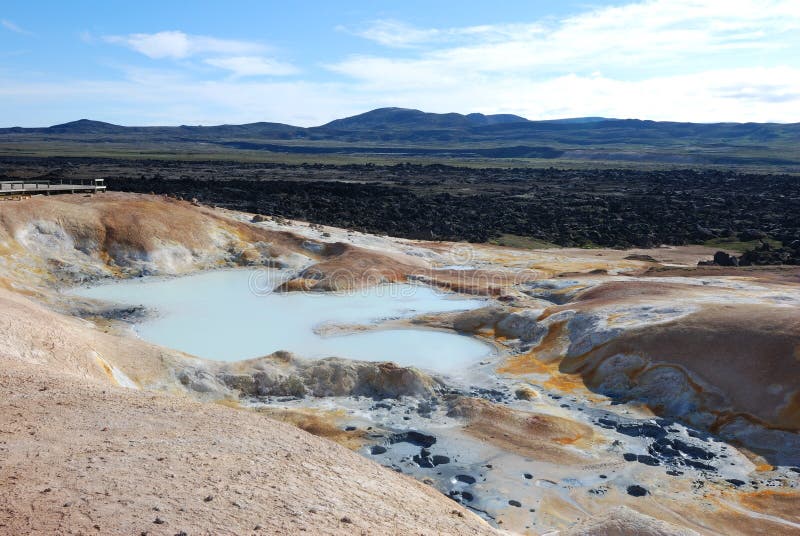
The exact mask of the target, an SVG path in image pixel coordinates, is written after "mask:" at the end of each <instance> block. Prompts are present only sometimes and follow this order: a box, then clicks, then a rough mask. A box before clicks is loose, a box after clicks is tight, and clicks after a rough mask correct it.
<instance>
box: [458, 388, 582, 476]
mask: <svg viewBox="0 0 800 536" xmlns="http://www.w3.org/2000/svg"><path fill="white" fill-rule="evenodd" d="M447 415H448V416H449V417H458V418H462V419H464V420H465V421H466V426H465V430H466V431H467V432H468V433H470V434H471V435H473V436H474V437H477V438H479V439H482V440H484V441H486V442H488V443H491V444H494V445H497V446H499V447H502V448H503V449H505V450H508V451H511V452H517V453H519V454H521V455H523V456H530V457H534V458H536V459H538V460H544V461H550V462H553V463H561V464H580V463H586V461H587V460H588V459H590V458H589V457H588V456H586V455H584V454H583V453H582V452H581V450H580V449H581V448H585V447H587V446H589V445H590V444H591V442H592V441H593V440H594V433H593V432H592V429H591V427H589V426H587V425H585V424H582V423H579V422H576V421H572V420H569V419H565V418H562V417H556V416H553V415H546V414H543V413H533V412H526V411H518V410H513V409H510V408H508V407H506V406H502V405H499V404H493V403H491V402H489V401H488V400H484V399H478V398H465V397H458V398H456V399H454V400H452V401H451V402H450V410H449V411H448V413H447ZM587 450H588V449H587Z"/></svg>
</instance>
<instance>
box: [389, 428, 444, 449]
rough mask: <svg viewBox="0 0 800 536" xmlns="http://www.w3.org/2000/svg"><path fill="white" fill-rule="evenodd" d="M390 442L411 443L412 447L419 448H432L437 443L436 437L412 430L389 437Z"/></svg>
mask: <svg viewBox="0 0 800 536" xmlns="http://www.w3.org/2000/svg"><path fill="white" fill-rule="evenodd" d="M389 441H390V442H391V443H411V444H412V445H416V446H418V447H425V448H430V447H432V446H433V445H434V444H435V443H436V437H435V436H432V435H429V434H423V433H422V432H417V431H415V430H411V431H408V432H401V433H398V434H393V435H391V436H390V437H389Z"/></svg>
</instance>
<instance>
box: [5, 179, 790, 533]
mask: <svg viewBox="0 0 800 536" xmlns="http://www.w3.org/2000/svg"><path fill="white" fill-rule="evenodd" d="M201 200H202V198H201ZM787 202H788V201H787ZM0 203H2V204H1V205H0V286H2V289H0V302H2V307H0V326H2V327H1V328H0V361H2V367H0V369H2V373H0V386H1V387H0V388H2V390H3V396H2V397H0V401H1V402H0V404H2V405H3V407H2V408H0V452H2V454H3V458H4V460H6V462H4V463H3V465H2V467H0V482H1V484H0V503H2V504H3V507H2V508H0V532H3V533H8V534H17V533H53V532H56V533H75V534H78V533H93V532H97V533H125V534H129V533H148V534H179V533H187V534H195V533H230V534H248V533H267V534H268V533H275V534H279V533H280V534H283V533H301V532H310V533H342V534H352V533H366V534H408V533H420V534H484V533H485V534H491V533H498V531H509V532H510V533H521V534H545V533H552V531H561V533H562V534H654V535H655V534H662V535H666V534H796V533H798V532H800V517H798V515H797V511H798V508H797V506H798V504H800V439H798V438H800V435H798V434H799V433H800V411H798V408H800V405H799V404H800V392H798V385H797V381H796V380H797V378H798V377H800V360H798V356H800V272H798V269H797V268H794V267H788V266H785V267H726V266H719V265H709V266H698V263H699V262H704V261H706V262H707V261H711V260H713V257H714V253H715V251H716V250H715V249H713V248H706V247H701V246H688V247H687V246H681V247H659V248H651V249H631V250H612V249H576V248H573V249H570V248H555V249H552V248H551V249H526V250H523V249H514V248H508V247H501V246H495V245H489V244H476V245H471V246H468V245H466V244H463V243H460V244H459V243H456V244H454V243H447V242H428V241H421V240H413V239H402V238H390V237H385V236H376V235H372V234H365V233H361V232H358V231H353V230H347V229H341V228H335V227H323V226H320V225H317V224H313V225H309V224H307V223H303V222H298V221H290V220H286V219H285V218H284V217H272V215H271V214H269V213H265V212H261V213H260V214H253V213H246V212H237V211H233V210H227V209H224V208H216V209H215V208H210V207H208V206H204V205H202V204H201V203H200V202H194V203H192V202H188V201H180V200H176V199H171V198H165V197H161V196H150V195H140V194H122V193H108V194H101V195H97V196H95V197H82V196H76V195H70V196H61V197H52V198H44V197H35V198H31V199H27V200H22V201H2V202H0ZM790 223H791V222H790ZM776 225H777V224H776ZM780 225H788V224H786V223H781V224H780ZM717 264H719V263H717ZM244 266H269V267H276V268H281V269H284V270H287V271H288V272H290V273H291V274H292V276H291V277H290V278H289V279H288V281H287V282H286V283H284V284H283V285H282V287H281V288H279V289H277V290H278V291H283V292H295V291H307V290H313V291H315V292H327V291H331V290H346V289H353V288H358V287H360V286H364V285H374V284H382V283H387V282H400V281H415V282H418V283H420V284H427V285H432V286H435V287H438V288H444V289H448V290H455V291H459V292H466V293H470V294H478V295H482V296H486V297H487V299H488V300H489V303H488V305H487V306H486V307H484V308H481V309H477V310H473V311H469V312H456V313H442V314H427V315H421V316H416V317H412V318H405V319H388V320H386V321H384V322H382V323H378V324H370V325H364V326H338V327H337V328H336V329H341V330H347V329H360V330H369V329H380V328H382V327H385V326H388V325H395V326H398V325H408V326H412V325H413V326H419V327H424V328H430V329H440V330H449V331H454V332H458V333H462V334H467V335H471V336H474V337H478V338H480V339H482V340H484V341H487V342H489V343H491V344H492V345H494V346H495V347H496V348H498V352H497V353H496V355H493V356H492V357H490V358H487V359H485V360H483V361H481V362H480V363H476V364H475V365H473V366H470V367H467V368H465V369H464V370H462V371H459V372H458V373H454V374H451V375H435V374H432V373H430V372H428V371H422V370H416V369H407V368H402V367H398V366H396V365H393V364H390V363H372V362H356V361H349V360H344V359H338V358H331V359H325V360H308V359H305V358H303V356H296V355H292V354H288V353H285V352H278V353H275V354H272V355H268V356H264V357H261V358H258V359H253V360H248V361H242V362H232V363H221V362H213V361H207V360H203V359H199V358H196V357H194V356H190V355H187V354H185V353H183V352H180V351H178V350H174V349H169V348H164V347H159V346H156V345H153V344H151V343H148V342H146V341H144V340H141V339H139V338H136V337H135V336H133V335H132V333H131V330H130V328H129V326H130V324H129V322H136V321H137V318H139V317H140V316H141V315H146V314H148V312H147V311H138V310H136V309H130V308H127V309H126V308H119V307H118V306H115V305H114V304H107V303H99V302H93V301H90V300H86V299H83V298H77V297H75V296H74V295H71V294H69V293H65V292H63V290H64V289H66V288H68V287H69V286H71V285H75V284H78V283H87V282H96V281H101V280H108V279H115V278H117V279H119V278H130V277H137V276H142V275H170V276H178V275H181V274H186V273H191V272H194V271H197V270H204V269H214V268H222V267H244ZM343 270H346V271H347V274H348V276H347V277H345V278H341V277H338V276H337V274H341V273H342V272H343ZM279 421H286V423H291V424H294V425H295V426H296V427H290V426H288V424H286V423H282V422H279ZM303 430H305V431H308V432H311V434H313V435H310V434H308V433H306V432H305V431H303ZM314 435H316V436H319V437H314ZM335 443H339V444H340V445H336V444H335ZM353 451H356V452H353ZM365 458H366V459H369V460H372V461H370V462H367V461H365ZM373 462H377V463H373ZM381 466H384V467H381Z"/></svg>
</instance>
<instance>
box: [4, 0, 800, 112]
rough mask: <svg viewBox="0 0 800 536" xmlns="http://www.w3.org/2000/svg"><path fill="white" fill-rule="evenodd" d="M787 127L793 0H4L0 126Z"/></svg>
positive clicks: (797, 1) (794, 106)
mask: <svg viewBox="0 0 800 536" xmlns="http://www.w3.org/2000/svg"><path fill="white" fill-rule="evenodd" d="M384 106H397V107H404V108H415V109H420V110H424V111H428V112H438V113H444V112H460V113H471V112H481V113H486V114H491V113H512V114H518V115H522V116H524V117H527V118H529V119H556V118H565V117H584V116H603V117H617V118H638V119H652V120H664V121H692V122H720V121H736V122H748V121H756V122H784V123H786V122H800V0H646V1H627V2H626V1H624V0H618V1H595V2H576V1H570V0H562V1H548V2H544V1H535V0H521V1H515V0H494V1H492V2H488V1H470V0H460V1H452V0H436V1H433V2H432V1H430V0H426V1H422V0H402V1H389V0H384V1H367V0H362V1H345V0H341V1H337V2H331V1H322V0H320V1H311V0H307V1H298V2H287V1H286V0H282V1H279V2H278V1H270V0H227V1H211V0H194V1H192V2H180V1H177V0H176V1H164V0H158V1H150V0H137V1H136V2H127V1H121V0H120V1H115V0H103V1H93V0H78V1H75V2H64V1H60V0H59V1H56V0H52V1H37V0H6V1H4V2H2V4H0V126H2V127H8V126H25V127H34V126H49V125H53V124H58V123H64V122H67V121H73V120H76V119H80V118H89V119H95V120H99V121H107V122H111V123H116V124H124V125H180V124H190V125H199V124H202V125H211V124H226V123H227V124H240V123H251V122H257V121H275V122H281V123H289V124H294V125H300V126H314V125H319V124H323V123H326V122H328V121H330V120H333V119H336V118H340V117H345V116H349V115H354V114H357V113H362V112H365V111H368V110H371V109H374V108H379V107H384Z"/></svg>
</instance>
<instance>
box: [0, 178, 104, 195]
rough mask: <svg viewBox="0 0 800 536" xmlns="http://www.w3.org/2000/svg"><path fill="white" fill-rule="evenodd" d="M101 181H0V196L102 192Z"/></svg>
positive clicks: (102, 184) (102, 185)
mask: <svg viewBox="0 0 800 536" xmlns="http://www.w3.org/2000/svg"><path fill="white" fill-rule="evenodd" d="M105 190H106V185H105V181H104V180H103V179H58V180H42V179H18V180H11V181H0V195H35V194H44V195H50V194H66V193H81V192H104V191H105Z"/></svg>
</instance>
